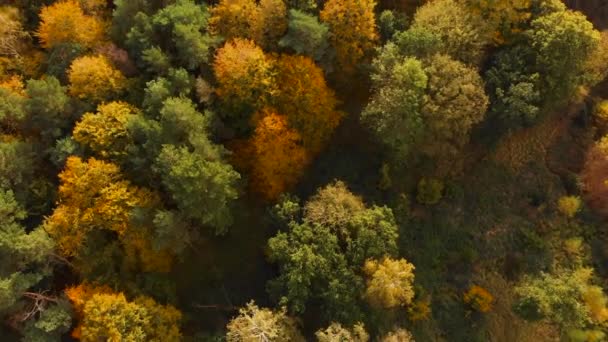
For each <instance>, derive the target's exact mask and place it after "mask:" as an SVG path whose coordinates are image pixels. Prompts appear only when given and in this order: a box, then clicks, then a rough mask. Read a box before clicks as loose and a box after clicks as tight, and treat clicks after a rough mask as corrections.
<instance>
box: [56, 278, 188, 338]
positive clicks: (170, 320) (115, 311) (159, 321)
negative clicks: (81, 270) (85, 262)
mask: <svg viewBox="0 0 608 342" xmlns="http://www.w3.org/2000/svg"><path fill="white" fill-rule="evenodd" d="M65 293H66V296H67V297H68V298H69V299H70V302H71V303H72V305H73V308H74V311H75V312H76V317H77V318H78V320H79V324H78V326H77V327H76V328H75V329H74V331H73V332H72V337H74V338H77V339H80V340H82V341H99V340H104V341H113V342H114V341H115V342H119V341H181V333H180V329H179V322H180V320H181V318H182V314H181V312H179V311H178V310H177V309H176V308H174V307H173V306H171V305H160V304H158V303H156V302H155V301H154V300H153V299H151V298H149V297H145V296H140V297H137V298H135V299H134V300H133V301H129V300H127V298H126V297H125V296H124V294H122V293H116V292H114V291H112V289H110V288H109V287H107V286H101V287H99V286H97V287H96V286H91V285H88V284H80V285H78V286H75V287H70V288H68V289H66V291H65Z"/></svg>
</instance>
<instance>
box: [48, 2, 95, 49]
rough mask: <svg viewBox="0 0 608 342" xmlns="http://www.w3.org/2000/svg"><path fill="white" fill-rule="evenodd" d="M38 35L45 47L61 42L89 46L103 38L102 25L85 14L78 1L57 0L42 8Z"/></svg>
mask: <svg viewBox="0 0 608 342" xmlns="http://www.w3.org/2000/svg"><path fill="white" fill-rule="evenodd" d="M38 37H39V38H40V43H41V45H42V46H43V47H44V48H46V49H50V48H52V47H54V46H56V45H58V44H62V43H77V44H81V45H83V46H87V47H91V46H93V45H94V44H96V43H99V42H100V41H101V39H102V38H103V25H102V23H101V22H100V21H99V19H97V18H96V17H93V16H88V15H86V14H85V13H84V12H83V10H82V8H81V7H80V4H79V2H78V1H76V0H65V1H59V2H56V3H54V4H52V5H50V6H46V7H44V8H42V11H41V12H40V27H39V28H38Z"/></svg>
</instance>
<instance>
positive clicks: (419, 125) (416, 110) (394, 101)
mask: <svg viewBox="0 0 608 342" xmlns="http://www.w3.org/2000/svg"><path fill="white" fill-rule="evenodd" d="M394 48H395V46H394V45H392V43H389V44H387V45H386V46H385V47H384V48H383V50H382V52H381V55H380V57H378V58H377V59H375V60H374V63H373V66H374V73H373V74H372V76H371V77H372V81H373V89H374V93H373V95H372V98H371V99H370V101H369V103H368V104H367V106H366V107H365V109H364V110H363V112H362V113H361V120H362V121H363V123H365V125H366V126H368V127H369V128H370V129H371V131H372V132H373V133H374V135H375V136H376V137H377V138H378V139H379V140H380V141H382V142H383V143H385V144H386V145H388V146H389V147H390V148H391V149H392V150H393V151H395V152H396V153H397V154H398V155H400V156H406V155H407V154H408V152H409V151H410V150H411V149H412V148H413V147H414V146H415V144H416V143H418V142H419V140H420V137H421V136H422V134H423V132H424V122H423V119H422V113H421V112H422V105H423V104H424V100H425V92H426V88H427V83H428V77H427V75H426V73H425V72H424V69H423V65H422V63H421V62H420V61H418V60H417V59H415V58H411V57H408V58H402V57H400V56H396V58H397V60H395V61H392V60H391V59H392V57H389V53H390V52H389V51H390V50H391V49H394Z"/></svg>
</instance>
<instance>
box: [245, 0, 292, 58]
mask: <svg viewBox="0 0 608 342" xmlns="http://www.w3.org/2000/svg"><path fill="white" fill-rule="evenodd" d="M251 20H252V24H251V26H252V29H253V36H252V39H253V40H254V41H255V42H256V43H257V44H258V45H260V46H262V47H264V48H265V49H272V48H273V47H275V46H276V45H277V42H278V41H279V39H281V37H282V36H283V35H284V34H285V31H286V30H287V7H286V6H285V2H284V1H283V0H260V1H259V3H258V5H257V8H256V11H255V14H254V16H253V18H252V19H251Z"/></svg>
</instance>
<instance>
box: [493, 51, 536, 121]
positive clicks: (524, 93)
mask: <svg viewBox="0 0 608 342" xmlns="http://www.w3.org/2000/svg"><path fill="white" fill-rule="evenodd" d="M533 61H534V59H533V56H531V53H530V51H529V49H528V47H525V46H519V45H514V46H513V47H509V48H507V49H506V50H503V51H501V52H499V53H498V54H496V55H495V56H494V58H493V61H492V64H491V67H490V68H489V69H488V71H486V73H485V76H484V77H485V81H486V83H487V89H488V95H489V96H490V102H491V104H490V110H489V115H490V116H491V117H497V118H499V119H500V120H501V121H502V123H503V124H505V125H507V126H510V127H517V126H521V125H530V124H532V123H534V122H536V120H537V118H538V117H539V116H540V114H541V108H540V107H541V105H542V103H541V94H540V88H541V86H540V74H539V73H538V72H534V69H533V66H534V62H533Z"/></svg>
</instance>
